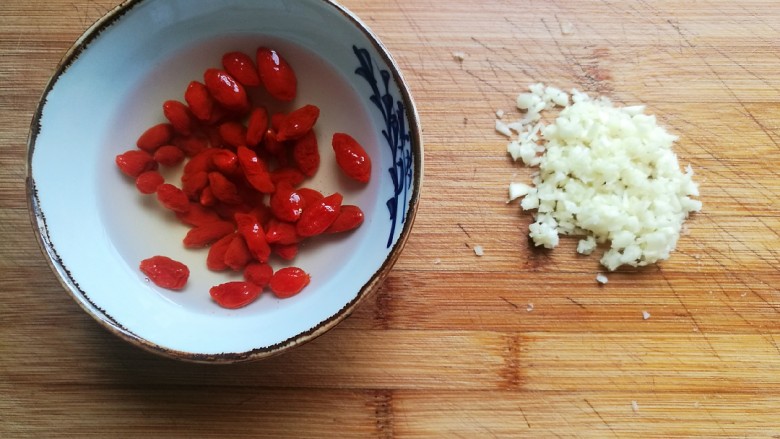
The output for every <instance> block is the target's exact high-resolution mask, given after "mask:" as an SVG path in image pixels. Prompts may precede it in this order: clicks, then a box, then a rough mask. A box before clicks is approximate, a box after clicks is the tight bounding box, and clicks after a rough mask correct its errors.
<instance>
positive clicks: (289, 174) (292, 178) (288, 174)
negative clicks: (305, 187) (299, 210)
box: [271, 166, 306, 186]
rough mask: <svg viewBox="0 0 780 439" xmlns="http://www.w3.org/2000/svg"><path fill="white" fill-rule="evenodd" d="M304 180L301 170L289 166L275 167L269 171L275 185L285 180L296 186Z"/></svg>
mask: <svg viewBox="0 0 780 439" xmlns="http://www.w3.org/2000/svg"><path fill="white" fill-rule="evenodd" d="M304 180H306V176H305V175H303V173H302V172H301V171H299V170H297V169H295V168H293V167H290V166H284V167H281V168H276V169H274V170H273V171H271V181H273V182H274V184H276V185H278V184H280V183H282V182H287V183H289V184H290V186H298V185H299V184H301V183H303V181H304Z"/></svg>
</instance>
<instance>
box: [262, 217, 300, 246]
mask: <svg viewBox="0 0 780 439" xmlns="http://www.w3.org/2000/svg"><path fill="white" fill-rule="evenodd" d="M265 237H266V240H267V241H268V243H269V244H281V245H289V244H295V243H298V242H300V241H301V237H300V236H298V232H297V231H296V229H295V225H294V224H290V223H288V222H284V221H279V220H277V219H275V218H271V219H269V220H268V225H267V226H266V231H265Z"/></svg>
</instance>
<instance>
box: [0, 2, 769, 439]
mask: <svg viewBox="0 0 780 439" xmlns="http://www.w3.org/2000/svg"><path fill="white" fill-rule="evenodd" d="M117 3H118V2H117V1H116V0H95V1H86V0H82V1H72V0H71V1H64V0H56V1H55V0H50V1H45V2H44V1H38V0H4V1H3V2H2V3H0V126H2V127H3V128H2V129H0V148H2V150H1V152H0V243H2V244H0V285H1V286H2V288H0V290H2V294H0V437H4V438H18V437H82V438H83V437H220V438H221V437H259V436H269V437H283V436H297V437H333V436H338V437H361V438H362V437H469V438H471V437H551V436H560V437H564V436H565V437H571V436H582V437H599V438H600V437H643V438H647V437H659V438H668V437H697V436H698V437H780V290H779V288H780V271H779V270H778V265H779V264H780V235H779V234H778V229H780V201H779V200H780V175H779V172H780V171H778V170H780V4H779V3H777V2H772V1H739V2H733V1H725V0H705V1H695V2H679V1H658V2H644V1H625V2H620V1H577V2H571V1H563V0H555V1H538V0H517V1H493V2H475V1H462V0H451V1H443V0H418V1H411V0H398V1H396V2H389V3H388V2H374V1H367V0H345V1H344V4H345V5H346V6H347V7H349V8H350V9H352V10H353V11H354V12H356V13H357V14H358V15H359V16H360V17H361V18H362V19H363V20H364V21H365V22H366V23H367V24H368V25H369V26H370V27H371V28H372V29H373V30H374V31H375V32H376V33H377V34H378V35H379V37H380V38H381V39H382V40H383V41H384V43H385V44H386V45H387V46H388V48H389V49H390V50H391V52H392V53H393V54H394V56H395V57H396V59H397V61H398V62H399V64H400V65H401V67H402V69H403V71H404V73H405V76H406V78H407V79H408V81H409V84H410V87H411V89H412V91H413V94H414V97H415V98H416V102H417V105H418V107H419V112H420V116H421V119H422V125H423V127H424V138H425V183H424V189H423V198H422V202H421V205H420V210H419V214H418V216H417V221H416V224H415V228H414V232H413V234H412V236H411V238H410V239H409V242H408V244H407V246H406V249H405V250H404V253H403V255H402V257H401V258H400V260H399V261H398V263H397V265H396V267H395V269H394V270H393V272H392V274H391V275H390V277H389V278H388V280H387V282H386V283H385V284H384V286H383V287H382V289H381V290H380V291H379V292H378V294H376V295H375V296H374V297H373V300H372V301H371V302H370V303H366V304H364V306H362V307H360V309H359V310H358V311H357V312H356V313H355V314H354V315H353V316H352V317H350V318H349V319H348V320H347V321H345V322H344V323H343V324H342V325H340V326H339V327H338V328H336V329H335V330H333V331H332V332H331V333H328V334H326V335H325V336H323V337H320V338H319V339H317V340H316V341H314V342H312V343H310V344H308V345H305V346H303V347H301V348H299V349H297V350H295V351H293V352H291V353H289V354H286V355H284V356H281V357H277V358H273V359H271V360H268V361H264V362H259V363H252V364H242V365H237V366H229V367H213V366H204V365H194V364H185V363H177V362H174V361H170V360H166V359H162V358H158V357H155V356H152V355H151V354H148V353H145V352H142V351H140V350H138V349H137V348H134V347H131V346H129V345H126V344H125V343H123V342H122V341H120V340H118V339H117V338H115V337H114V336H112V335H110V334H108V333H106V332H105V331H103V330H102V329H100V328H99V327H98V325H97V324H96V323H95V322H94V321H92V319H91V318H90V317H88V316H87V315H86V314H84V313H83V312H82V311H81V310H80V309H79V307H78V306H77V305H76V304H75V303H73V301H72V300H71V299H70V298H69V297H68V295H67V294H66V293H65V292H64V291H63V290H62V288H61V287H60V285H59V283H58V282H57V280H56V279H55V277H54V276H53V274H52V273H51V271H50V270H49V268H48V266H47V263H46V261H45V259H44V258H43V256H42V254H41V252H40V251H39V249H38V246H37V244H36V241H35V238H34V235H33V233H32V230H31V227H30V222H29V219H28V213H27V206H26V200H25V193H24V178H25V173H26V170H25V166H26V146H25V144H26V138H27V132H28V127H29V122H30V119H31V116H32V112H33V111H34V109H35V107H36V104H37V100H38V98H39V96H40V94H41V92H42V90H43V87H44V85H45V83H46V81H47V80H48V77H49V76H50V75H51V73H52V72H53V70H54V68H55V66H56V64H57V62H58V60H59V59H60V57H61V56H62V55H63V54H64V53H65V51H66V50H67V48H68V47H69V46H70V44H71V43H72V42H73V41H74V40H75V39H76V38H77V37H78V36H79V35H80V34H81V32H83V31H84V29H86V28H87V27H88V26H89V25H90V24H91V23H92V22H94V20H96V19H97V18H99V17H100V16H101V15H102V14H104V13H105V12H106V11H107V10H109V9H110V8H112V7H114V6H115V5H116V4H117ZM454 53H459V54H460V55H462V58H463V59H462V60H460V59H458V58H460V57H459V56H454V55H453V54H454ZM533 82H545V83H548V84H550V85H555V86H558V87H563V88H571V87H577V88H579V89H581V90H584V91H587V92H589V93H593V94H603V95H606V96H608V97H610V98H611V99H613V100H614V101H615V102H617V103H620V104H625V105H637V104H645V105H647V109H648V110H647V111H648V112H649V113H652V114H655V115H656V116H657V118H658V120H659V122H660V123H661V124H663V125H664V126H666V127H667V129H668V130H669V131H671V132H673V133H674V134H676V135H678V136H679V141H678V142H677V144H676V146H675V150H676V152H677V153H678V156H679V159H680V162H681V165H682V166H684V165H687V164H690V165H691V166H692V167H693V168H694V170H695V172H696V180H697V181H698V182H699V183H700V185H701V192H702V196H701V200H702V201H703V203H704V209H703V211H702V212H701V213H699V214H696V215H694V216H692V217H691V218H690V219H689V221H688V223H687V233H686V234H685V235H684V236H683V237H682V238H681V240H680V242H679V245H678V249H677V251H676V252H675V253H674V254H673V256H672V258H671V259H670V260H668V261H666V262H664V263H661V264H658V265H656V266H651V267H647V268H644V269H639V270H624V271H619V272H617V273H613V274H609V283H608V284H606V285H599V284H597V283H596V281H595V277H596V274H597V273H599V272H600V271H601V269H600V267H599V265H598V258H597V257H583V256H579V255H577V254H576V253H575V251H574V248H575V246H576V240H574V239H572V240H569V239H564V240H563V241H562V244H561V245H560V246H559V248H557V249H555V250H553V251H538V250H535V249H533V248H532V247H531V245H530V244H529V242H528V240H527V237H526V234H527V226H528V224H529V222H530V221H531V217H530V216H529V215H528V214H525V213H522V212H520V210H519V208H518V206H517V205H516V204H507V203H506V198H507V191H506V187H507V184H508V183H509V182H510V181H527V180H528V179H529V175H530V173H531V170H529V169H526V168H523V167H522V166H519V165H517V164H515V163H513V162H512V161H511V160H510V159H509V158H508V157H507V155H506V153H505V145H506V139H505V138H502V136H500V135H499V134H497V133H495V132H494V130H493V125H494V120H495V111H496V110H498V109H502V110H504V111H506V112H507V116H506V117H510V118H511V117H513V116H514V115H516V114H517V113H516V111H515V110H514V107H513V103H514V98H515V96H516V94H517V93H518V92H520V91H523V90H524V89H525V87H526V86H527V85H528V84H530V83H533ZM478 245H479V246H482V247H483V248H484V256H482V257H478V256H477V255H476V254H475V252H474V250H473V249H474V247H475V246H478ZM643 312H646V313H648V314H649V318H644V316H643Z"/></svg>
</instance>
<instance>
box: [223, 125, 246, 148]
mask: <svg viewBox="0 0 780 439" xmlns="http://www.w3.org/2000/svg"><path fill="white" fill-rule="evenodd" d="M246 132H247V131H246V128H245V127H244V125H243V124H241V122H236V121H232V120H230V121H227V122H223V123H222V124H221V125H220V126H219V135H220V137H222V141H223V142H224V143H226V144H227V145H229V146H232V147H233V148H238V147H239V146H241V145H245V144H246Z"/></svg>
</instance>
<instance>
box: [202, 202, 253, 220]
mask: <svg viewBox="0 0 780 439" xmlns="http://www.w3.org/2000/svg"><path fill="white" fill-rule="evenodd" d="M253 207H254V206H250V205H249V204H246V203H241V204H226V203H220V202H217V203H214V205H213V206H211V209H212V210H213V211H214V212H216V213H217V215H219V217H220V218H222V219H224V220H225V221H231V222H233V223H235V221H236V218H235V217H236V214H237V213H250V212H251V211H252V208H253Z"/></svg>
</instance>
